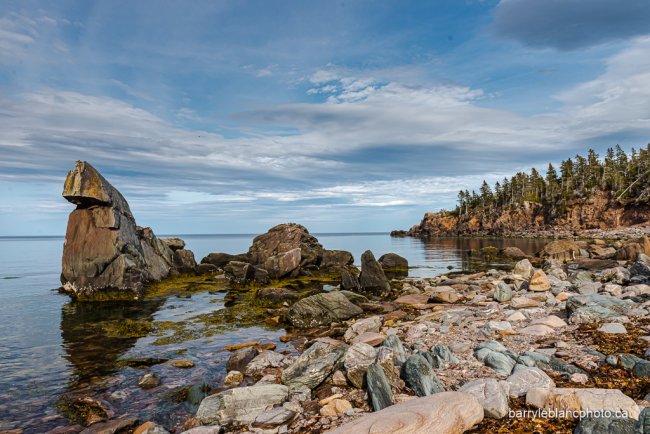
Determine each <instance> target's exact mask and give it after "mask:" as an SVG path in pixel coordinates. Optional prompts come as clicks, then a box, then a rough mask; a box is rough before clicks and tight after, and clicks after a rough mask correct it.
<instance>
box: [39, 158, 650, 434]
mask: <svg viewBox="0 0 650 434" xmlns="http://www.w3.org/2000/svg"><path fill="white" fill-rule="evenodd" d="M63 196H64V197H65V198H66V199H67V200H68V201H70V202H71V203H73V204H75V205H76V206H77V208H76V209H75V210H74V211H72V213H71V214H70V217H69V220H68V228H67V232H66V239H65V247H64V251H63V263H62V274H61V281H62V285H63V286H62V291H64V292H66V293H68V294H70V296H72V297H73V298H75V299H79V300H94V301H99V302H102V303H106V302H108V301H107V300H119V299H134V298H135V299H143V298H146V297H147V295H148V293H150V292H151V291H153V292H154V293H155V295H157V296H159V295H160V291H162V294H163V295H164V293H165V291H166V290H168V289H169V287H174V286H175V285H181V283H182V285H186V286H187V285H189V286H187V287H189V288H193V287H194V288H198V289H197V291H200V290H201V289H200V288H201V285H202V284H205V283H206V282H208V283H209V285H215V284H216V285H221V286H218V287H220V288H222V290H228V291H229V292H230V293H233V294H245V297H247V298H245V300H246V302H245V303H243V304H242V305H240V307H239V309H240V311H244V312H245V314H244V315H243V316H241V317H237V318H243V317H245V318H248V320H249V321H251V322H253V323H254V322H258V323H267V324H277V325H278V326H284V327H285V328H286V334H285V335H284V336H281V337H280V341H281V342H287V343H289V344H291V345H292V348H293V349H292V350H283V351H276V344H275V343H271V342H267V343H264V342H260V341H256V340H252V341H247V342H240V343H238V344H235V345H231V346H227V347H224V351H229V352H230V355H229V357H228V360H227V363H226V367H225V368H226V374H225V376H223V378H222V380H221V382H220V383H219V384H204V386H201V387H202V389H201V390H202V391H203V392H202V393H201V394H200V395H199V396H198V399H196V400H195V403H196V406H195V407H194V409H193V410H192V412H191V413H190V414H187V416H186V417H185V418H184V420H181V421H177V422H176V423H173V424H171V425H170V424H165V420H167V419H166V417H165V416H164V415H161V414H150V417H149V418H150V420H142V419H139V418H136V417H133V416H132V415H131V414H129V411H128V410H126V411H124V412H123V413H124V414H118V413H116V412H115V411H114V410H113V409H111V406H110V404H108V403H106V402H103V401H101V400H97V399H94V398H93V397H91V396H87V397H82V398H79V397H77V398H75V400H74V401H73V402H72V403H69V402H68V403H67V404H66V407H65V408H64V410H65V412H66V414H67V415H68V416H69V417H71V418H74V420H75V422H76V424H72V425H69V426H61V427H59V428H57V429H55V430H54V431H51V432H53V433H54V432H56V433H64V432H65V433H72V432H84V433H109V432H110V433H114V432H135V433H140V434H142V433H168V432H185V433H188V434H189V433H194V434H199V433H221V432H259V433H304V432H311V433H320V432H325V431H327V432H331V433H336V434H340V433H349V434H353V433H354V434H356V433H370V432H372V433H461V432H477V433H478V432H488V431H490V432H533V431H535V432H572V431H573V432H580V433H604V432H630V433H632V432H636V433H647V432H650V408H648V405H650V402H649V400H650V361H649V360H648V358H649V357H650V351H649V345H650V314H649V311H650V241H649V240H648V237H647V231H648V228H647V226H645V227H644V226H638V227H636V228H632V229H625V228H624V229H623V230H619V231H613V232H611V233H608V232H607V231H600V232H599V233H600V235H601V237H600V238H593V237H591V238H588V237H583V238H580V237H571V238H568V239H562V240H555V241H551V242H549V243H548V244H547V245H546V246H545V247H544V248H543V249H542V250H541V251H540V252H539V253H538V255H536V256H532V255H527V254H526V253H524V252H523V251H521V250H520V249H518V248H514V247H506V248H503V249H497V248H496V247H487V248H484V249H482V250H481V251H477V252H473V253H472V254H473V255H474V256H478V257H498V258H500V260H501V262H502V263H505V264H507V266H506V267H505V268H503V269H486V270H485V271H480V272H475V273H471V274H467V273H449V274H447V275H441V276H437V277H433V278H426V279H417V278H409V277H408V270H409V264H408V262H407V260H406V259H404V258H402V257H400V256H399V255H396V254H394V253H386V254H384V255H383V256H381V257H380V258H379V259H376V258H375V256H374V254H373V253H372V252H371V251H366V252H365V253H364V254H363V255H362V257H361V258H360V259H361V262H360V264H361V267H360V270H359V269H358V268H357V267H355V266H354V265H353V264H354V258H353V256H352V254H350V253H349V252H346V251H342V250H327V249H325V248H324V247H323V246H322V245H321V244H320V242H319V241H318V239H317V238H316V237H314V236H313V235H311V234H310V233H309V231H308V230H307V229H306V228H305V227H303V226H301V225H299V224H295V223H287V224H280V225H278V226H275V227H273V228H271V229H270V230H269V231H268V232H267V233H265V234H262V235H260V236H258V237H256V238H255V239H254V240H253V244H252V245H251V247H250V249H249V250H248V252H247V253H245V254H239V255H231V254H226V253H211V254H209V255H208V256H206V257H205V258H203V259H202V260H201V262H200V263H199V264H197V263H196V261H195V259H194V255H193V253H192V252H191V251H189V250H186V249H184V246H185V243H184V242H183V240H180V239H178V238H173V239H164V238H163V239H159V238H157V237H156V236H155V235H154V233H153V231H152V230H151V229H150V228H141V227H139V226H137V225H136V221H135V218H134V216H133V215H132V213H131V211H130V209H129V205H128V203H127V201H126V200H125V199H124V197H123V196H122V195H121V194H120V192H119V191H117V190H116V189H115V188H114V187H113V186H111V184H110V183H109V182H108V181H106V180H105V179H104V178H103V177H102V176H101V175H100V174H99V173H98V172H97V170H95V169H94V168H93V167H92V166H91V165H90V164H88V163H87V162H77V164H76V167H75V169H74V170H73V171H71V172H70V173H69V174H68V177H67V179H66V181H65V185H64V191H63ZM425 220H426V221H423V223H422V224H421V226H420V228H421V229H418V230H416V229H412V230H411V231H410V232H411V233H410V234H413V235H420V236H421V234H422V232H423V231H425V230H430V229H425V227H426V228H431V227H432V224H431V223H429V220H427V218H425ZM455 224H458V223H457V222H456V223H455ZM397 235H399V234H397ZM210 282H211V283H210ZM305 282H308V284H305ZM313 283H317V285H316V286H314V285H313ZM192 285H195V286H192ZM161 288H163V289H162V290H161ZM165 288H166V289H165ZM190 291H191V289H190ZM102 300H103V301H102ZM230 320H232V318H231V319H228V318H226V317H222V318H221V320H220V321H221V323H206V324H205V325H204V330H203V331H207V330H209V329H210V328H211V327H219V326H223V325H224V324H225V322H227V321H230ZM234 325H235V326H236V324H234ZM120 330H122V331H120ZM147 330H148V329H147ZM121 332H123V333H129V328H128V324H127V325H126V326H125V327H124V328H123V329H118V332H117V333H121ZM145 334H146V331H145ZM136 335H137V333H136ZM181 335H182V333H181ZM125 363H130V364H131V365H132V366H138V367H139V369H141V370H142V372H141V378H140V380H139V383H138V384H139V386H140V387H141V388H142V389H145V390H151V391H155V390H157V389H159V388H160V387H162V386H164V383H163V384H162V385H161V382H163V381H164V380H163V379H161V378H159V377H158V376H156V375H155V374H154V373H152V372H148V368H147V367H148V366H152V365H155V364H157V363H169V364H170V366H174V367H176V368H178V369H185V370H187V371H188V372H189V371H191V370H192V369H194V367H195V364H194V362H192V361H190V360H185V359H182V358H179V357H176V358H174V357H172V359H171V360H170V359H137V360H135V359H134V360H127V361H125ZM191 390H193V389H191ZM152 393H153V392H152ZM187 393H190V392H189V391H188V392H186V394H187ZM191 393H194V392H191ZM184 396H185V398H183V399H190V398H189V395H184ZM538 410H545V411H550V412H554V413H552V414H551V416H549V417H544V418H537V419H536V418H534V417H533V416H530V415H529V416H526V414H527V413H526V412H534V411H538Z"/></svg>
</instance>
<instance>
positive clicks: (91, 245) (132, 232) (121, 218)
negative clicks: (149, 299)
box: [61, 161, 181, 298]
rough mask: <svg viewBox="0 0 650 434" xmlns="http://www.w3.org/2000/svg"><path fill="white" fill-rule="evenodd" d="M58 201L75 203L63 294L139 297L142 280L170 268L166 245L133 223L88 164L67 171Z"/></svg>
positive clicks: (119, 199)
mask: <svg viewBox="0 0 650 434" xmlns="http://www.w3.org/2000/svg"><path fill="white" fill-rule="evenodd" d="M63 197H64V198H66V199H67V200H68V201H69V202H71V203H73V204H75V205H77V208H76V209H75V210H74V211H72V212H71V213H70V216H69V217H68V227H67V230H66V236H65V242H64V245H63V260H62V271H61V283H62V285H63V288H62V290H63V291H64V292H66V293H68V294H70V295H72V296H73V297H81V298H103V297H101V296H100V294H104V295H106V294H107V293H111V294H112V296H115V295H116V294H117V295H118V296H119V297H120V298H133V297H134V296H135V297H138V296H140V295H142V292H143V289H144V286H143V285H144V284H145V283H146V282H150V281H155V280H160V279H162V278H164V277H166V276H167V275H168V274H169V272H170V270H172V268H173V262H174V253H173V252H172V249H171V248H170V247H169V245H168V244H166V243H164V242H162V241H161V240H160V239H158V238H156V236H155V235H154V233H153V231H152V230H151V229H150V228H141V227H139V226H137V225H136V223H135V218H134V217H133V214H132V213H131V210H130V208H129V204H128V203H127V201H126V199H124V196H122V194H121V193H120V192H119V191H118V190H117V189H116V188H115V187H113V186H112V185H111V184H110V183H109V182H108V181H107V180H106V179H104V177H103V176H102V175H101V174H100V173H99V172H98V171H97V170H96V169H95V168H94V167H93V166H91V165H90V164H89V163H87V162H85V161H77V163H76V165H75V168H74V170H71V171H70V172H68V176H67V178H66V180H65V184H64V186H63ZM180 251H181V250H180V249H177V250H176V253H179V252H180Z"/></svg>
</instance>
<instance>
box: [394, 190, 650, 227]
mask: <svg viewBox="0 0 650 434" xmlns="http://www.w3.org/2000/svg"><path fill="white" fill-rule="evenodd" d="M648 222H650V206H648V205H647V204H644V205H621V204H620V203H618V202H617V201H616V199H615V198H614V197H613V196H611V195H609V194H606V193H597V194H594V195H593V196H591V197H589V198H584V199H574V200H572V201H569V202H568V203H567V205H566V207H565V208H564V210H563V211H562V212H561V213H560V214H559V215H557V211H556V210H553V209H551V208H549V207H548V206H545V205H542V204H540V203H536V202H523V203H522V204H521V205H519V206H514V207H509V208H497V209H489V210H486V209H484V208H476V209H473V210H471V211H470V212H469V213H467V214H465V215H458V214H455V213H450V212H444V211H441V212H429V213H426V214H425V215H424V218H423V219H422V221H421V222H420V223H419V224H417V225H415V226H413V227H412V228H411V229H409V230H408V231H393V232H392V234H391V235H393V236H413V237H428V236H456V235H510V236H513V235H535V234H540V235H544V234H551V233H553V234H573V233H574V232H576V231H581V230H587V229H603V230H605V229H607V230H610V229H616V228H621V227H627V226H632V225H637V224H643V223H648Z"/></svg>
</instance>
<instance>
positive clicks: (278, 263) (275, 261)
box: [262, 247, 301, 279]
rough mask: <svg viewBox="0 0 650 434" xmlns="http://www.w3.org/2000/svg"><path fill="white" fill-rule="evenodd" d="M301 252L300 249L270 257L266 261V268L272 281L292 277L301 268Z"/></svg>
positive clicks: (264, 266) (263, 266)
mask: <svg viewBox="0 0 650 434" xmlns="http://www.w3.org/2000/svg"><path fill="white" fill-rule="evenodd" d="M300 261H301V250H300V247H296V248H295V249H291V250H288V251H286V252H281V253H278V254H277V255H274V256H269V257H268V258H266V261H264V264H263V265H262V268H264V269H265V270H266V271H267V272H268V273H269V276H270V277H271V278H272V279H279V278H281V277H285V276H288V275H290V274H291V273H292V272H294V271H295V270H297V269H298V267H300Z"/></svg>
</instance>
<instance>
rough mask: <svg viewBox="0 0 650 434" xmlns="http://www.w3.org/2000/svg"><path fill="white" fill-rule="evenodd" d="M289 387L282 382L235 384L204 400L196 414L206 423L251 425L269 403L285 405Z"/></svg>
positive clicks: (270, 404)
mask: <svg viewBox="0 0 650 434" xmlns="http://www.w3.org/2000/svg"><path fill="white" fill-rule="evenodd" d="M288 396H289V388H288V387H287V386H284V385H282V384H264V385H260V386H248V387H236V388H234V389H229V390H226V391H224V392H221V393H217V394H216V395H211V396H208V397H206V398H205V399H203V401H201V405H200V406H199V410H198V411H197V413H196V417H197V418H198V419H199V420H200V421H201V423H202V424H204V425H209V424H213V423H218V424H220V425H248V424H250V423H253V422H254V421H255V419H256V418H257V416H259V415H260V414H261V413H263V412H264V411H265V410H266V408H267V407H268V406H273V405H277V404H282V403H283V402H284V401H286V400H287V397H288Z"/></svg>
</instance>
